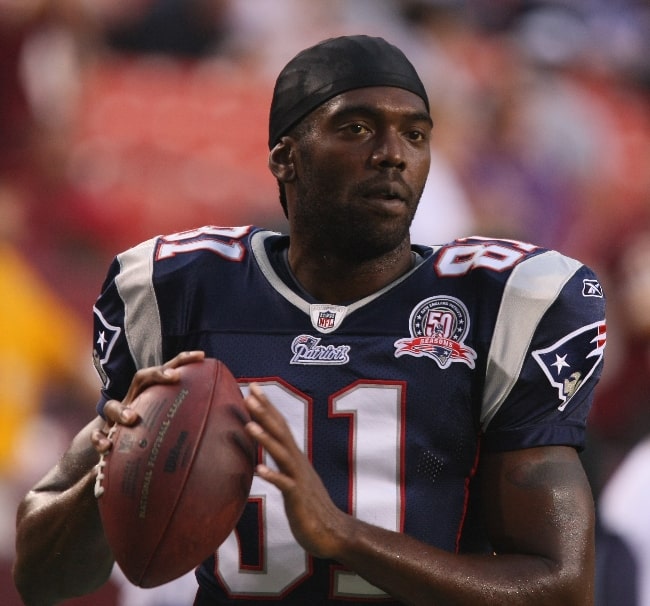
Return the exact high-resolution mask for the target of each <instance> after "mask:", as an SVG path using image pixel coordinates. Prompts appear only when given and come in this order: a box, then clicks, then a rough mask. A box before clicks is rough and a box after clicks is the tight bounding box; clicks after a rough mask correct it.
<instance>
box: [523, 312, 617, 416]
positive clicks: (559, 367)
mask: <svg viewBox="0 0 650 606" xmlns="http://www.w3.org/2000/svg"><path fill="white" fill-rule="evenodd" d="M606 341H607V328H606V324H605V321H604V320H603V321H602V322H594V323H593V324H589V325H588V326H583V327H582V328H579V329H577V330H574V331H573V332H572V333H570V334H568V335H567V336H566V337H563V338H562V339H560V340H559V341H557V342H556V343H554V344H553V345H551V346H550V347H546V348H544V349H538V350H536V351H534V352H533V358H535V360H536V362H537V363H538V364H539V366H540V368H541V369H542V370H543V371H544V374H545V375H546V378H547V379H548V380H549V382H550V384H551V385H552V386H553V387H555V388H556V389H557V393H558V398H559V400H560V405H559V406H558V410H564V409H565V408H566V406H567V404H568V403H569V401H570V400H571V398H573V396H575V394H576V393H577V392H578V390H579V389H580V387H582V385H583V384H584V383H585V381H586V380H587V379H588V378H589V377H590V376H591V375H592V374H593V373H594V371H595V370H596V368H597V367H598V364H599V363H600V361H601V360H602V359H603V353H604V350H605V342H606Z"/></svg>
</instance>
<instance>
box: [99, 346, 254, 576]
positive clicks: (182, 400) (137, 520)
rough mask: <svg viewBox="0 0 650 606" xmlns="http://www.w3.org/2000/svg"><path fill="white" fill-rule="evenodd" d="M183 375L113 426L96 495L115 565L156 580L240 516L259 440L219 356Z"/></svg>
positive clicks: (200, 554) (198, 557)
mask: <svg viewBox="0 0 650 606" xmlns="http://www.w3.org/2000/svg"><path fill="white" fill-rule="evenodd" d="M180 371H181V380H180V381H179V382H178V383H175V384H173V385H154V386H152V387H149V388H147V389H146V390H145V391H143V392H142V393H141V394H140V395H139V396H138V397H137V398H136V400H134V402H133V404H132V407H133V408H134V409H135V410H136V411H137V412H138V414H139V415H140V417H141V419H140V420H139V421H138V423H137V424H136V425H134V426H132V427H125V426H117V425H116V426H114V427H113V428H112V430H111V434H109V435H111V439H112V441H113V447H112V449H111V450H110V452H109V453H107V454H106V455H104V456H102V457H101V460H100V462H99V464H98V469H97V480H96V484H95V494H96V496H97V497H98V499H99V501H98V502H99V511H100V515H101V519H102V523H103V525H104V532H105V534H106V539H107V540H108V543H109V545H110V547H111V549H112V550H113V555H114V556H115V560H116V562H117V563H118V564H119V566H120V568H121V569H122V571H123V572H124V574H125V575H126V577H127V578H128V579H129V580H130V581H131V582H132V583H133V584H135V585H138V586H140V587H156V586H158V585H162V584H163V583H166V582H168V581H171V580H173V579H175V578H178V577H180V576H181V575H183V574H184V573H186V572H188V571H189V570H191V569H192V568H194V567H195V566H197V565H198V564H200V563H201V562H202V561H203V560H204V559H205V558H207V557H208V556H210V555H211V554H212V553H213V552H214V551H215V550H216V549H217V547H218V546H219V545H220V544H221V543H222V542H223V541H224V540H225V539H226V537H227V536H228V534H230V532H231V531H232V529H233V528H234V526H235V525H236V523H237V521H238V520H239V517H240V516H241V514H242V511H243V509H244V506H245V504H246V501H247V499H248V494H249V491H250V487H251V482H252V479H253V468H254V459H255V446H254V443H253V440H252V439H251V438H250V437H249V436H248V435H247V434H246V433H245V431H244V424H245V422H246V420H247V419H248V414H247V412H246V411H245V408H244V404H243V398H242V395H241V392H240V390H239V386H238V385H237V382H236V380H235V378H234V377H233V376H232V374H231V373H230V371H229V370H228V368H227V367H226V366H225V365H224V364H223V363H222V362H220V361H218V360H215V359H211V358H209V359H206V360H204V361H203V362H198V363H193V364H188V365H186V366H181V367H180Z"/></svg>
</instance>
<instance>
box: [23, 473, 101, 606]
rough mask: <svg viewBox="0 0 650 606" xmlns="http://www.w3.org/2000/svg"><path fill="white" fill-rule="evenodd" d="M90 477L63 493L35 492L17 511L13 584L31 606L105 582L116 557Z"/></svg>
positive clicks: (88, 589)
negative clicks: (102, 521) (104, 532)
mask: <svg viewBox="0 0 650 606" xmlns="http://www.w3.org/2000/svg"><path fill="white" fill-rule="evenodd" d="M93 484H94V478H93V477H92V473H88V474H87V475H86V476H84V477H83V478H82V479H81V480H80V481H79V482H78V483H77V484H75V485H74V486H73V487H72V488H70V489H69V490H66V491H65V492H63V493H60V494H56V493H54V494H53V493H48V492H42V493H41V492H38V491H31V492H30V493H29V494H28V495H27V496H26V497H25V500H24V501H23V503H22V504H21V507H20V509H19V511H18V525H17V534H16V544H17V547H18V548H17V555H16V560H15V563H14V570H13V574H14V582H15V584H16V587H17V589H18V591H19V592H20V594H21V596H22V598H23V600H24V602H25V604H26V605H28V606H49V605H51V604H55V603H57V602H58V601H60V600H62V599H65V598H68V597H73V596H77V595H83V594H86V593H90V592H92V591H93V590H95V589H97V588H98V587H100V586H101V585H102V584H103V583H105V582H106V580H107V579H108V576H109V575H110V572H111V569H112V566H113V556H112V554H111V552H110V549H109V547H108V544H107V543H106V540H105V538H104V534H103V530H102V526H101V520H100V518H99V510H98V508H97V504H96V502H95V497H94V495H93Z"/></svg>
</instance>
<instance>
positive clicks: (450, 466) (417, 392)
mask: <svg viewBox="0 0 650 606" xmlns="http://www.w3.org/2000/svg"><path fill="white" fill-rule="evenodd" d="M287 247H288V238H287V237H286V236H283V235H280V234H277V233H273V232H268V231H263V230H260V229H258V228H253V227H236V228H222V227H204V228H201V229H196V230H192V231H187V232H183V233H178V234H174V235H170V236H164V237H157V238H154V239H151V240H149V241H147V242H144V243H142V244H140V245H139V246H137V247H135V248H132V249H130V250H127V251H126V252H124V253H122V254H121V255H119V256H118V257H117V258H116V259H115V261H114V262H113V264H112V266H111V268H110V270H109V274H108V276H107V279H106V281H105V283H104V286H103V291H102V294H101V295H100V297H99V299H98V301H97V304H96V307H95V310H94V311H95V334H94V339H95V344H94V356H95V362H96V365H97V368H98V370H99V372H100V374H101V376H102V379H103V383H104V388H103V396H102V397H103V401H105V400H106V399H108V398H117V399H122V398H123V397H124V395H125V394H126V391H127V389H128V386H129V384H130V382H131V379H132V376H133V374H134V372H135V371H136V369H139V368H142V367H147V366H151V365H157V364H161V363H162V362H164V361H166V360H168V359H170V358H171V357H173V356H174V355H176V354H177V353H178V352H181V351H185V350H204V351H205V352H206V354H207V355H208V356H210V357H215V358H218V359H221V360H223V361H224V362H225V363H226V364H227V365H228V367H229V368H230V369H231V371H232V372H233V374H234V375H235V377H237V379H238V381H239V382H240V385H241V388H242V391H243V392H244V393H246V390H247V389H248V386H249V384H250V383H251V382H253V381H255V382H258V383H259V384H261V386H262V388H263V389H264V391H265V393H266V394H267V395H268V396H269V398H270V399H271V401H272V402H273V403H274V404H275V405H276V406H277V407H278V408H279V409H280V410H281V411H282V412H283V413H284V415H285V416H286V418H287V421H288V423H289V425H290V427H291V429H292V432H293V435H294V437H295V439H296V441H297V442H298V444H299V445H300V446H301V448H302V449H303V450H304V452H305V453H307V455H308V456H309V458H310V460H311V461H312V463H313V465H314V467H315V469H316V471H317V472H318V473H319V474H320V476H321V477H322V479H323V481H324V483H325V485H326V486H327V489H328V491H329V493H330V495H331V497H332V499H333V500H334V502H335V503H336V504H337V505H338V507H340V508H341V509H343V510H345V511H347V512H349V513H351V514H352V515H355V516H357V517H358V518H360V519H363V520H366V521H367V522H370V523H372V524H375V525H378V526H382V527H384V528H388V529H391V530H395V531H399V532H404V533H407V534H409V535H412V536H414V537H416V538H417V539H419V540H421V541H424V542H425V543H429V544H431V545H435V546H437V547H440V548H442V549H445V550H448V551H452V552H466V551H472V552H487V551H488V550H489V549H490V546H489V543H488V541H487V537H486V536H485V531H484V529H483V527H482V525H481V523H480V516H479V515H478V511H477V508H476V507H475V506H474V504H475V503H477V502H480V494H479V492H478V482H475V481H473V480H474V478H475V475H476V471H477V468H478V467H479V465H480V453H481V452H486V451H487V452H496V451H506V450H512V449H521V448H529V447H535V446H543V445H571V446H574V447H576V448H578V449H580V448H582V446H583V441H584V434H585V421H586V417H587V413H588V410H589V407H590V403H591V399H592V392H593V389H594V386H595V384H596V382H597V380H598V377H599V375H600V372H601V366H602V359H603V349H604V346H605V338H606V333H605V320H604V308H605V300H604V297H603V292H602V289H601V286H600V284H599V283H598V280H597V278H596V277H595V275H594V274H593V272H592V271H591V270H590V269H588V268H587V267H585V266H584V265H582V264H581V263H579V262H578V261H575V260H573V259H570V258H568V257H565V256H563V255H561V254H559V253H558V252H555V251H551V250H546V249H542V248H538V247H536V246H533V245H531V244H526V243H522V242H517V241H510V240H489V239H484V238H466V239H462V240H457V241H454V242H452V243H449V244H447V245H444V246H436V247H428V246H413V253H412V254H413V267H412V269H411V270H410V271H409V272H408V273H406V274H405V275H403V276H402V277H401V278H399V279H398V280H396V281H395V282H393V283H392V284H390V285H388V286H386V287H385V288H383V289H382V290H380V291H379V292H377V293H375V294H373V295H370V296H368V297H366V298H364V299H361V300H358V301H352V302H350V303H349V304H348V305H329V304H326V303H323V302H321V301H317V300H314V299H313V298H312V297H311V296H310V295H309V294H308V293H306V292H304V291H303V290H302V289H301V287H300V285H299V284H297V283H296V281H295V279H294V278H293V276H292V274H291V271H290V269H289V267H288V263H287V256H286V255H287ZM100 404H101V402H100ZM261 456H262V457H263V459H264V462H265V463H267V464H269V465H271V466H273V462H272V460H270V459H269V458H268V455H266V454H265V453H262V455H261ZM218 464H219V462H218V461H215V465H218ZM197 577H198V580H199V583H200V584H201V586H202V588H203V591H204V592H205V594H206V595H209V596H211V597H212V598H213V600H214V603H215V604H238V605H246V604H249V605H253V604H263V603H264V604H266V603H268V601H269V600H280V601H282V603H286V604H295V605H298V604H300V605H304V604H330V603H331V604H346V603H349V604H352V603H356V602H358V601H363V602H365V603H367V604H368V603H370V604H374V603H376V604H386V603H390V600H387V596H385V594H383V593H382V592H381V591H380V590H379V589H377V588H375V587H373V586H372V585H370V584H368V583H367V582H366V581H365V580H364V579H362V578H360V577H359V576H358V575H356V574H354V573H352V572H351V571H349V570H347V569H345V568H343V567H342V566H340V565H338V564H337V563H336V562H332V561H324V560H319V559H315V558H312V557H310V556H309V555H308V554H306V553H305V552H304V551H303V550H302V548H301V547H300V546H299V545H298V544H297V543H296V541H295V539H294V538H293V536H292V534H291V531H290V529H289V524H288V521H287V518H286V516H285V513H284V507H283V502H282V496H281V493H280V492H279V491H278V490H277V489H276V488H275V487H274V486H272V485H270V484H268V483H266V482H264V481H262V480H261V479H260V478H258V477H255V478H254V480H253V484H252V489H251V493H250V499H249V504H248V505H247V507H246V510H245V512H244V514H243V516H242V518H241V520H240V522H239V524H238V526H237V528H236V530H235V531H233V533H232V534H231V535H230V536H229V537H228V539H227V540H226V542H225V543H224V544H223V545H222V546H221V547H220V548H219V550H218V552H217V553H216V554H215V556H214V557H211V558H210V559H209V560H208V561H206V562H205V563H204V564H203V565H202V566H201V567H200V568H199V570H198V571H197Z"/></svg>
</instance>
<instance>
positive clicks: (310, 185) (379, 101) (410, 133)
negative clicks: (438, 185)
mask: <svg viewBox="0 0 650 606" xmlns="http://www.w3.org/2000/svg"><path fill="white" fill-rule="evenodd" d="M298 133H299V135H298V136H297V137H296V138H295V142H294V145H295V148H294V153H293V156H292V159H293V164H294V168H295V179H294V180H293V182H292V185H293V187H294V188H295V201H294V203H293V204H291V208H290V210H289V212H290V215H289V218H290V221H291V224H292V233H294V234H295V233H299V234H300V235H301V237H308V238H309V239H310V240H311V241H312V242H313V243H314V244H315V245H317V246H318V247H319V248H320V249H321V250H322V251H323V252H325V249H327V248H328V247H330V246H331V247H333V248H334V249H335V250H336V252H337V254H342V253H343V254H345V253H348V254H350V255H353V256H354V258H355V259H359V258H364V257H365V258H369V257H373V256H375V255H378V254H384V253H386V252H388V251H390V250H393V249H394V248H396V247H397V246H398V245H399V244H400V243H402V242H403V241H404V240H405V239H406V238H407V237H408V232H409V227H410V224H411V221H412V219H413V216H414V214H415V211H416V208H417V205H418V202H419V199H420V196H421V194H422V190H423V189H424V184H425V181H426V178H427V175H428V172H429V163H430V147H429V145H430V134H431V119H430V118H429V114H428V112H427V110H426V107H425V105H424V102H423V101H422V99H421V98H420V97H418V96H417V95H415V94H413V93H410V92H408V91H406V90H403V89H400V88H395V87H371V88H361V89H356V90H352V91H349V92H346V93H342V94H340V95H338V96H336V97H334V98H333V99H331V100H330V101H328V102H327V103H325V104H323V105H322V106H321V107H319V108H318V109H317V110H315V111H314V112H313V113H312V114H310V115H309V116H308V117H307V118H306V119H305V123H304V124H303V125H301V127H300V128H299V129H298Z"/></svg>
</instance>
